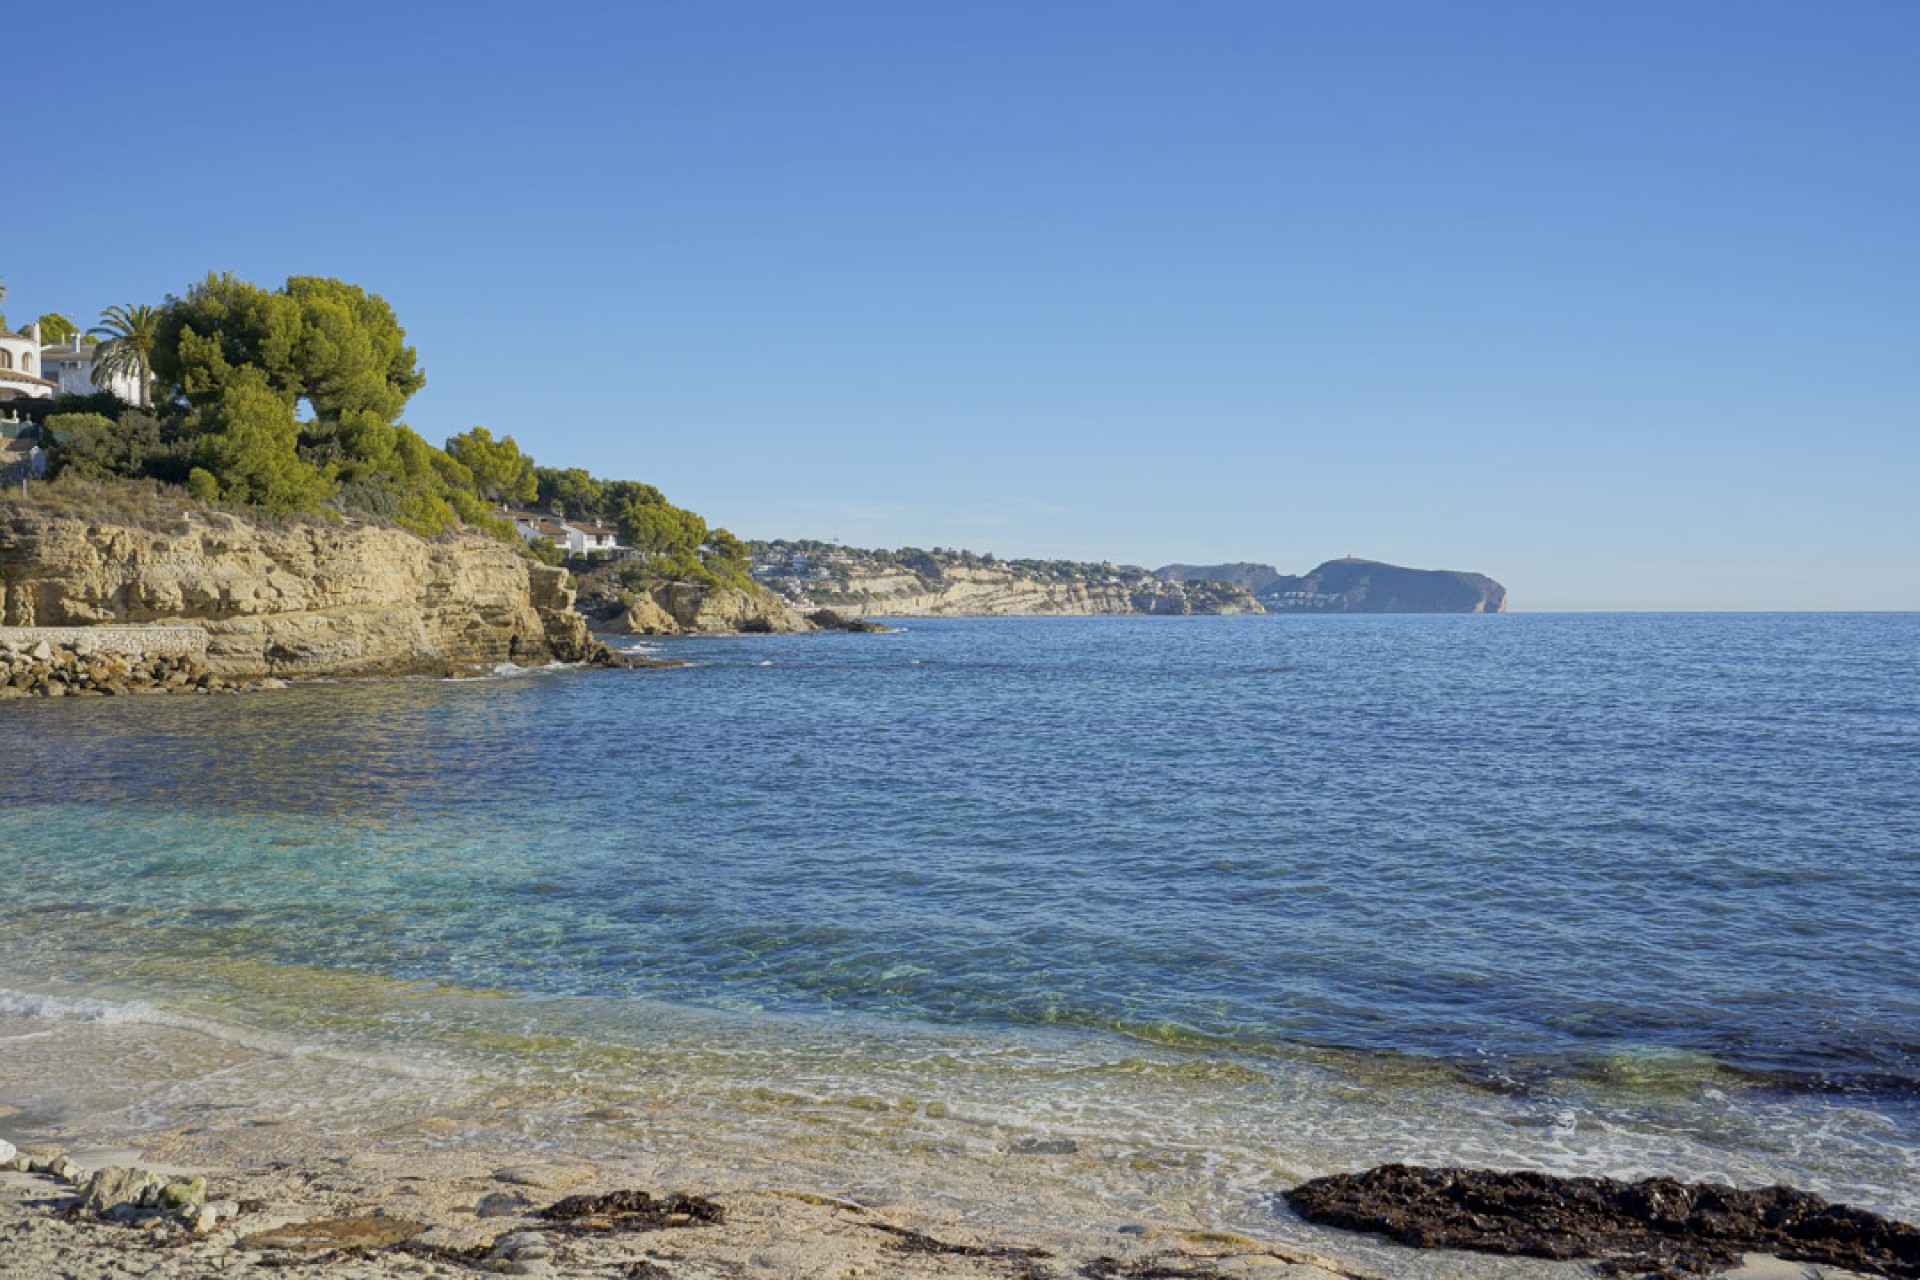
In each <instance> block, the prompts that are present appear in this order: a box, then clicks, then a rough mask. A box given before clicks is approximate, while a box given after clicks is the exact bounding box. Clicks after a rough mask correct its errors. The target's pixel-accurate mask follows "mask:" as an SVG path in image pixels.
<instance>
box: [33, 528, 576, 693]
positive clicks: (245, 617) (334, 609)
mask: <svg viewBox="0 0 1920 1280" xmlns="http://www.w3.org/2000/svg"><path fill="white" fill-rule="evenodd" d="M572 605H573V589H572V586H571V584H570V580H569V578H568V575H567V574H566V572H565V571H564V570H561V569H557V568H552V567H549V566H546V565H542V564H537V563H535V562H533V561H531V560H529V559H528V558H527V557H526V556H524V555H522V554H521V553H520V551H519V550H518V549H517V548H516V547H514V546H511V545H508V544H506V543H503V542H500V541H498V540H496V539H494V538H490V537H487V536H485V535H482V534H479V533H458V534H448V535H444V536H442V537H438V538H422V537H419V536H417V535H415V534H412V533H408V532H406V531H405V530H402V529H397V528H394V527H391V526H387V525H380V524H375V523H370V522H365V521H357V520H351V519H337V520H332V521H320V520H316V521H312V522H299V523H289V524H284V525H272V524H266V523H257V522H254V521H250V520H246V519H242V518H241V517H239V516H236V515H233V514H231V513H229V512H225V511H221V510H217V509H213V508H209V507H199V506H191V507H190V506H186V505H180V506H177V507H174V508H172V509H163V510H159V511H153V510H148V511H145V512H143V513H142V514H141V515H140V517H139V518H130V517H124V516H123V517H120V518H115V517H113V516H110V515H106V514H100V513H87V514H78V513H69V512H64V511H57V510H48V509H41V508H36V507H34V506H31V505H28V504H25V503H15V504H9V505H7V506H5V507H0V626H7V627H39V628H45V627H104V626H146V625H155V624H159V625H168V624H188V625H191V626H194V627H197V628H199V629H201V630H204V632H205V633H206V637H207V644H206V650H205V670H206V671H207V672H209V673H211V674H212V675H214V676H216V677H220V678H222V679H226V680H250V679H258V678H261V677H294V678H299V677H317V676H397V675H450V674H457V673H459V672H461V671H464V670H469V669H472V668H474V667H481V666H491V665H493V664H497V663H501V662H509V661H511V662H517V663H521V664H523V665H524V664H529V663H540V662H547V661H555V660H557V661H584V660H588V659H591V658H592V657H594V656H595V654H596V652H598V651H599V646H598V645H597V644H596V642H595V641H594V640H593V638H592V636H591V635H590V634H589V633H588V630H587V626H586V620H585V619H584V618H582V617H581V616H580V615H579V614H578V613H576V612H574V610H573V608H572Z"/></svg>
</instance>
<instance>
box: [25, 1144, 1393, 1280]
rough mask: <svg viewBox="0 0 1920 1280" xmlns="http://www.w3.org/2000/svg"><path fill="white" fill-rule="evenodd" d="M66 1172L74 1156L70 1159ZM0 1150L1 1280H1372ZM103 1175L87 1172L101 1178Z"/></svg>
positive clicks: (531, 1167)
mask: <svg viewBox="0 0 1920 1280" xmlns="http://www.w3.org/2000/svg"><path fill="white" fill-rule="evenodd" d="M76 1154H81V1153H76ZM128 1154H129V1153H125V1152H111V1153H101V1154H100V1155H98V1156H97V1157H96V1158H95V1159H92V1160H87V1159H84V1158H80V1159H77V1158H75V1155H70V1154H68V1153H66V1152H63V1151H61V1150H59V1149H57V1148H55V1147H51V1146H33V1147H28V1148H25V1149H23V1150H21V1151H20V1152H18V1153H14V1152H12V1150H11V1148H10V1147H8V1146H7V1145H6V1144H4V1143H0V1156H11V1157H12V1158H11V1159H0V1277H5V1278H6V1280H16V1278H18V1280H27V1278H28V1277H32V1280H42V1278H43V1277H69V1276H70V1277H81V1276H85V1277H95V1276H99V1277H109V1276H111V1277H120V1276H133V1275H138V1276H146V1277H151V1278H152V1280H201V1278H202V1277H207V1276H230V1275H239V1276H254V1275H258V1276H268V1275H278V1274H283V1273H288V1272H291V1273H292V1274H296V1275H315V1276H329V1277H345V1278H347V1280H373V1278H375V1277H380V1278H385V1277H402V1276H406V1277H415V1276H441V1277H460V1276H477V1275H521V1276H550V1277H563V1276H564V1277H596V1278H604V1280H615V1278H620V1280H669V1278H671V1280H722V1278H723V1277H725V1278H726V1280H739V1278H740V1277H768V1278H769V1280H772V1278H775V1277H779V1278H792V1280H829V1278H831V1280H852V1278H854V1277H921V1278H930V1277H954V1278H956V1280H972V1278H978V1280H987V1278H989V1277H991V1278H992V1280H1077V1278H1080V1277H1094V1278H1096V1280H1102V1278H1111V1280H1157V1278H1161V1277H1184V1278H1188V1280H1215V1278H1218V1280H1226V1278H1227V1277H1237V1278H1242V1280H1368V1278H1369V1277H1370V1276H1372V1275H1373V1273H1370V1272H1366V1271H1363V1270H1357V1269H1354V1268H1352V1267H1350V1266H1347V1265H1345V1264H1343V1263H1341V1262H1338V1261H1336V1260H1334V1259H1330V1258H1324V1257H1317V1256H1313V1255H1309V1254H1305V1253H1302V1252H1300V1251H1298V1250H1295V1249H1292V1248H1289V1247H1286V1246H1283V1245H1279V1244H1275V1243H1271V1242H1263V1241H1259V1240H1254V1239H1251V1238H1248V1237H1243V1236H1234V1235H1228V1234H1225V1233H1220V1232H1208V1231H1202V1230H1182V1229H1171V1228H1155V1227H1150V1226H1141V1227H1138V1228H1137V1229H1133V1230H1129V1231H1126V1232H1124V1233H1112V1232H1107V1233H1101V1232H1095V1231H1090V1230H1085V1229H1076V1228H1074V1227H1072V1226H1071V1225H1070V1224H1061V1225H1060V1227H1059V1229H1058V1230H1056V1231H1052V1232H1050V1233H1049V1234H1048V1236H1047V1238H1046V1239H1045V1240H1005V1239H998V1238H994V1237H991V1236H986V1235H982V1234H981V1233H980V1232H978V1231H977V1230H974V1229H970V1228H968V1227H967V1226H966V1225H965V1224H964V1222H962V1221H960V1220H959V1219H960V1218H961V1217H962V1215H958V1214H946V1215H941V1216H938V1217H927V1216H914V1217H910V1218H903V1217H901V1216H899V1215H898V1214H896V1213H893V1212H889V1211H887V1210H884V1209H881V1208H876V1207H873V1206H868V1205H863V1204H859V1203H856V1202H854V1201H851V1200H845V1199H839V1198H835V1197H832V1196H825V1195H818V1194H812V1193H809V1192H807V1191H805V1190H801V1189H794V1188H785V1187H769V1186H740V1187H734V1188H729V1189H719V1190H711V1191H707V1192H702V1193H695V1192H689V1191H684V1190H663V1189H660V1188H646V1187H636V1186H632V1185H629V1184H628V1183H627V1182H626V1181H624V1176H625V1175H624V1174H623V1171H622V1170H620V1169H618V1168H615V1167H610V1165H609V1164H608V1163H606V1162H603V1161H594V1160H590V1159H578V1158H573V1157H569V1156H556V1155H555V1154H554V1153H551V1152H548V1153H543V1157H542V1158H540V1159H537V1160H526V1161H516V1162H513V1163H508V1164H503V1165H496V1166H492V1167H489V1165H488V1164H487V1163H486V1162H484V1161H482V1160H480V1159H478V1158H477V1157H474V1156H461V1155H449V1154H444V1153H442V1154H437V1155H417V1154H416V1155H411V1156H408V1157H405V1158H400V1157H394V1156H389V1155H386V1154H384V1153H382V1152H381V1151H380V1149H379V1147H378V1145H377V1144H361V1145H360V1149H359V1150H357V1151H356V1152H354V1153H353V1154H348V1155H337V1154H336V1155H329V1156H316V1155H311V1154H310V1155H309V1156H308V1157H307V1158H306V1159H304V1160H300V1161H290V1160H286V1159H273V1160H264V1161H262V1162H261V1163H259V1164H257V1165H256V1166H254V1167H251V1168H234V1169H215V1170H206V1171H202V1172H188V1171H184V1170H178V1169H171V1170H154V1169H150V1168H142V1167H139V1166H138V1165H135V1164H131V1163H128V1162H126V1159H125V1158H126V1156H127V1155H128ZM103 1160H104V1161H111V1162H110V1163H103V1162H102V1161H103Z"/></svg>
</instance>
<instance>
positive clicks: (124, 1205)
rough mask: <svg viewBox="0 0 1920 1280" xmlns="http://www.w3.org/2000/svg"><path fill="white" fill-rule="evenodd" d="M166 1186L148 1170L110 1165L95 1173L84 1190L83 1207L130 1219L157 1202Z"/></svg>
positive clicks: (95, 1213)
mask: <svg viewBox="0 0 1920 1280" xmlns="http://www.w3.org/2000/svg"><path fill="white" fill-rule="evenodd" d="M163 1185H164V1183H163V1182H162V1181H161V1179H160V1178H159V1177H158V1176H157V1175H155V1174H152V1173H149V1172H147V1171H146V1170H145V1169H123V1168H120V1167H118V1166H109V1167H107V1168H105V1169H102V1170H100V1171H99V1172H97V1173H95V1174H94V1175H93V1177H91V1178H89V1179H88V1180H87V1184H86V1185H85V1186H84V1187H82V1188H81V1189H80V1208H81V1209H82V1210H83V1211H85V1212H87V1213H90V1214H93V1215H94V1216H95V1217H99V1218H130V1217H134V1216H136V1215H137V1213H138V1211H139V1210H142V1209H146V1208H148V1207H150V1206H151V1205H152V1204H153V1198H154V1196H155V1195H156V1194H157V1193H158V1192H159V1190H160V1188H161V1187H162V1186H163Z"/></svg>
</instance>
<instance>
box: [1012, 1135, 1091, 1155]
mask: <svg viewBox="0 0 1920 1280" xmlns="http://www.w3.org/2000/svg"><path fill="white" fill-rule="evenodd" d="M1078 1150H1080V1144H1079V1143H1077V1142H1075V1141H1074V1140H1073V1139H1072V1138H1021V1139H1020V1140H1019V1141H1017V1142H1015V1143H1013V1144H1012V1145H1010V1146H1009V1147H1008V1148H1007V1153H1008V1154H1009V1155H1016V1156H1070V1155H1072V1154H1073V1153H1074V1152H1076V1151H1078Z"/></svg>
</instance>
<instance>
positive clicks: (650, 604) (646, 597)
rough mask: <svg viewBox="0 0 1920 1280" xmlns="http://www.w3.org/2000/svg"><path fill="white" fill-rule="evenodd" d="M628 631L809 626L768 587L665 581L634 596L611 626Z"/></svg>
mask: <svg viewBox="0 0 1920 1280" xmlns="http://www.w3.org/2000/svg"><path fill="white" fill-rule="evenodd" d="M607 629H608V630H609V631H613V632H616V633H620V634H628V635H643V636H654V635H669V636H672V635H719V634H723V633H726V632H736V631H737V632H747V633H757V634H770V633H775V632H780V633H785V632H793V631H804V630H805V629H806V627H805V624H804V623H803V622H802V621H801V620H800V618H799V615H798V614H796V613H795V612H794V611H793V610H792V609H790V608H788V607H787V604H786V602H785V601H783V600H781V599H780V597H779V596H777V595H775V594H774V593H773V592H771V591H768V590H767V589H766V588H764V587H759V586H756V587H754V588H753V589H752V590H751V591H745V590H742V589H740V588H738V587H724V588H722V587H703V586H697V585H695V584H693V583H689V582H663V583H660V584H659V585H657V586H655V587H653V588H651V589H650V590H648V591H646V592H643V593H641V594H640V595H638V596H636V597H634V599H633V602H632V604H631V605H629V606H628V608H627V611H626V613H625V614H624V615H623V616H622V617H620V618H618V619H616V620H615V621H614V622H613V623H612V624H611V625H610V626H608V628H607Z"/></svg>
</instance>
